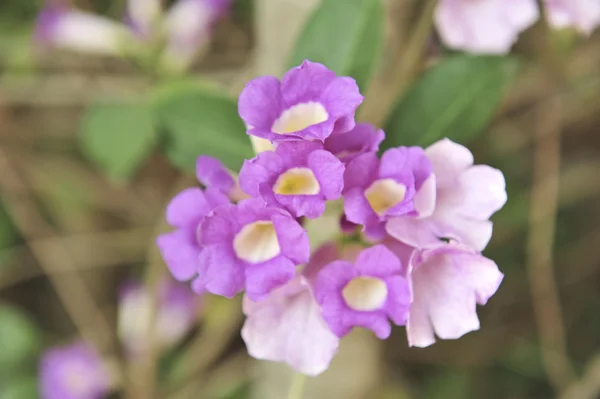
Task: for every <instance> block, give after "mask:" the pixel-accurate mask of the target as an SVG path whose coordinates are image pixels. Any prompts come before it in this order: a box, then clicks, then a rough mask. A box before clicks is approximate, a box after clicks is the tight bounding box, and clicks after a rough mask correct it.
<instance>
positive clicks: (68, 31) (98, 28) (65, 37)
mask: <svg viewBox="0 0 600 399" xmlns="http://www.w3.org/2000/svg"><path fill="white" fill-rule="evenodd" d="M35 38H36V41H37V42H38V43H40V44H42V45H46V46H52V47H59V48H62V49H66V50H73V51H78V52H84V53H92V54H100V55H121V54H122V52H123V49H124V47H126V46H127V44H128V43H130V42H131V41H132V39H133V37H132V35H131V32H129V31H128V30H127V29H126V28H125V27H124V26H123V25H121V24H119V23H116V22H114V21H111V20H109V19H106V18H103V17H99V16H96V15H93V14H88V13H84V12H81V11H76V10H71V9H69V8H67V7H64V6H62V5H60V4H57V3H55V2H50V3H49V5H47V6H46V7H45V8H44V9H43V10H42V12H41V13H40V14H39V16H38V20H37V24H36V31H35Z"/></svg>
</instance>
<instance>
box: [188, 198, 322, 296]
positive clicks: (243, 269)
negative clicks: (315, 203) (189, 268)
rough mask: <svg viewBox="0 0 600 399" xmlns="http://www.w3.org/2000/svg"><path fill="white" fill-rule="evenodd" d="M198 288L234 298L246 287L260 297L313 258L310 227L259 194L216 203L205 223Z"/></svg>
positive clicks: (201, 231)
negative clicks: (261, 198)
mask: <svg viewBox="0 0 600 399" xmlns="http://www.w3.org/2000/svg"><path fill="white" fill-rule="evenodd" d="M198 235H199V237H200V245H201V246H202V248H203V249H202V251H201V253H200V257H199V262H198V263H199V270H198V278H197V279H196V280H194V283H193V288H194V290H196V291H197V292H203V291H208V292H211V293H213V294H217V295H223V296H226V297H232V296H234V295H235V294H237V293H238V292H240V291H242V290H243V289H244V288H245V289H246V294H247V295H248V297H249V298H250V299H251V300H254V301H259V300H261V299H263V298H265V297H266V296H267V295H268V294H269V292H270V291H272V290H273V289H275V288H276V287H279V286H281V285H283V284H285V283H287V282H288V281H290V280H291V279H292V278H293V277H294V275H295V274H296V265H299V264H302V263H305V262H307V261H308V258H309V253H310V247H309V242H308V236H307V234H306V231H304V229H303V228H302V226H300V224H298V222H297V221H296V220H295V219H294V218H293V217H292V216H291V215H290V214H288V213H287V212H285V211H283V210H281V209H278V208H272V207H268V206H265V204H264V202H263V201H262V200H259V199H247V200H243V201H241V202H239V203H238V204H237V205H225V206H220V207H218V208H216V209H215V210H214V212H213V214H211V215H210V216H208V217H206V218H205V219H204V221H203V223H202V224H201V225H200V229H199V233H198Z"/></svg>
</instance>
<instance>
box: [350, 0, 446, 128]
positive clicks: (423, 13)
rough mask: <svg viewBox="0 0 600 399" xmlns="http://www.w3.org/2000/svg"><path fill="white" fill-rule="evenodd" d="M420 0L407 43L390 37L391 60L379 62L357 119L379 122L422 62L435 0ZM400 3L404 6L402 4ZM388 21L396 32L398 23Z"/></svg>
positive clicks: (382, 120) (378, 124) (430, 30)
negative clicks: (417, 15) (384, 63)
mask: <svg viewBox="0 0 600 399" xmlns="http://www.w3.org/2000/svg"><path fill="white" fill-rule="evenodd" d="M422 3H423V4H422V5H421V8H420V14H419V17H418V20H417V22H416V24H415V26H414V28H413V29H412V31H411V36H410V38H409V40H408V44H407V45H406V46H404V43H402V42H401V41H400V40H397V38H394V39H393V40H391V41H390V43H391V44H392V46H390V47H391V48H390V52H392V54H393V57H394V58H393V60H392V62H391V64H389V65H387V66H386V65H384V66H383V68H382V70H381V71H380V73H379V74H378V75H377V76H376V77H375V80H374V82H373V84H372V85H371V87H369V90H368V92H367V95H366V96H365V102H364V103H363V105H362V107H361V110H360V114H359V117H360V119H361V120H363V121H366V122H369V123H372V124H374V125H375V126H382V124H383V123H384V122H385V119H386V118H387V116H388V115H389V113H390V112H391V108H392V106H393V105H394V103H395V101H396V99H397V98H398V96H399V95H401V94H402V93H403V92H404V91H405V90H406V88H407V86H408V85H409V83H410V82H411V80H412V79H413V77H414V76H415V74H416V73H417V71H418V70H419V67H420V66H421V64H422V63H423V56H424V55H425V51H426V48H427V40H428V39H429V38H430V37H431V33H432V27H433V14H434V11H435V7H436V5H437V0H425V1H423V2H422ZM402 6H403V7H404V8H405V7H406V5H402ZM394 17H397V15H396V16H394ZM388 24H389V25H391V26H392V30H393V31H394V32H395V33H398V35H399V34H400V32H396V31H397V29H396V28H397V26H399V25H400V24H399V22H398V21H397V20H391V21H388Z"/></svg>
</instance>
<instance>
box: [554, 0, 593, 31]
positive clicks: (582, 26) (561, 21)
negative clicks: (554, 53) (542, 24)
mask: <svg viewBox="0 0 600 399" xmlns="http://www.w3.org/2000/svg"><path fill="white" fill-rule="evenodd" d="M544 1H545V4H546V11H547V17H548V22H549V23H550V25H552V26H553V27H555V28H558V29H561V28H575V29H577V30H579V31H581V32H583V33H584V34H587V35H589V34H591V33H592V31H593V30H594V29H596V28H597V27H598V25H600V1H598V0H544Z"/></svg>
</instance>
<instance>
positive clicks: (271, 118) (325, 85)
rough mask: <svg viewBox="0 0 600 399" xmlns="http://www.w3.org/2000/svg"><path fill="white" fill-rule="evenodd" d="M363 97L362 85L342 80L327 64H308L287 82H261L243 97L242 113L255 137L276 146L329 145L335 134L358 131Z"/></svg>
mask: <svg viewBox="0 0 600 399" xmlns="http://www.w3.org/2000/svg"><path fill="white" fill-rule="evenodd" d="M362 100H363V96H362V95H361V94H360V92H359V90H358V86H357V84H356V81H355V80H354V79H352V78H349V77H336V75H335V73H334V72H332V71H330V70H329V69H327V68H326V67H325V66H324V65H322V64H319V63H315V62H310V61H304V62H303V63H302V65H300V66H298V67H295V68H292V69H291V70H289V71H288V72H287V73H286V74H285V75H284V76H283V79H282V80H281V82H280V81H279V80H278V79H277V78H276V77H274V76H263V77H260V78H256V79H254V80H252V81H250V82H249V83H248V84H246V87H245V88H244V90H243V91H242V93H241V94H240V98H239V102H238V109H239V113H240V116H241V118H242V119H243V120H244V122H245V123H246V125H247V126H249V127H250V129H249V130H248V134H249V135H253V136H257V137H261V138H265V139H268V140H270V141H272V142H276V141H290V140H294V141H297V140H302V139H305V140H318V141H321V142H322V141H324V140H325V139H326V138H327V137H329V136H330V135H331V134H332V133H333V132H334V131H336V132H346V131H348V130H350V129H352V128H353V127H354V113H355V111H356V109H357V108H358V106H359V105H360V104H361V102H362Z"/></svg>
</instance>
